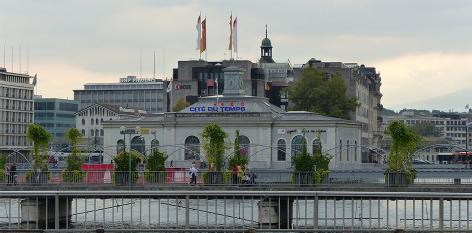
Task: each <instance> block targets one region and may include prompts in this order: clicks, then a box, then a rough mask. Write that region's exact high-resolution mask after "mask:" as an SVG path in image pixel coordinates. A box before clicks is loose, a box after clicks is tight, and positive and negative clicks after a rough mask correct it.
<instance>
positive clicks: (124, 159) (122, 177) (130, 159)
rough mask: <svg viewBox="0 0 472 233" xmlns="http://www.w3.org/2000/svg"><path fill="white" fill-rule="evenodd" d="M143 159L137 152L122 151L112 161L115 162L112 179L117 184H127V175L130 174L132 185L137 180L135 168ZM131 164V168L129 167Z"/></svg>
mask: <svg viewBox="0 0 472 233" xmlns="http://www.w3.org/2000/svg"><path fill="white" fill-rule="evenodd" d="M142 158H143V155H142V154H141V153H139V152H137V151H131V152H127V151H122V152H121V153H119V154H118V155H117V156H116V157H115V158H114V159H113V160H114V161H115V173H114V174H113V179H114V180H115V182H116V183H117V184H128V183H129V173H130V172H131V183H132V184H134V183H136V181H137V180H138V173H137V172H136V166H137V165H138V163H139V161H140V160H141V159H142ZM130 163H131V167H129V165H130Z"/></svg>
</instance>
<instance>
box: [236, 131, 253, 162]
mask: <svg viewBox="0 0 472 233" xmlns="http://www.w3.org/2000/svg"><path fill="white" fill-rule="evenodd" d="M250 145H251V141H250V140H249V138H248V137H246V136H244V135H240V136H239V151H240V152H241V156H246V157H247V156H249V155H250V152H251V151H250V150H249V149H250Z"/></svg>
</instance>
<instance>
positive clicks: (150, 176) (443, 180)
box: [0, 170, 472, 187]
mask: <svg viewBox="0 0 472 233" xmlns="http://www.w3.org/2000/svg"><path fill="white" fill-rule="evenodd" d="M362 184H377V185H389V186H402V185H411V184H431V185H435V184H437V185H449V184H454V185H459V184H469V185H470V184H472V173H471V172H470V171H469V170H467V171H454V170H452V171H421V172H418V173H417V174H416V176H415V177H413V176H407V175H397V174H395V173H384V172H381V171H380V172H379V171H332V172H330V173H329V175H327V176H325V177H317V176H316V175H315V174H314V173H303V172H293V171H249V172H245V173H233V172H230V171H229V172H208V171H200V172H199V173H197V175H196V177H195V180H192V175H191V174H190V173H189V171H188V170H172V171H162V172H150V171H136V172H119V171H83V172H64V171H59V170H51V171H47V172H41V171H32V170H20V171H16V172H10V173H5V174H3V175H0V185H3V186H6V185H11V186H15V185H16V186H87V187H94V186H95V187H97V186H136V187H151V186H179V185H186V186H188V185H198V186H277V185H281V186H312V185H340V186H342V185H362Z"/></svg>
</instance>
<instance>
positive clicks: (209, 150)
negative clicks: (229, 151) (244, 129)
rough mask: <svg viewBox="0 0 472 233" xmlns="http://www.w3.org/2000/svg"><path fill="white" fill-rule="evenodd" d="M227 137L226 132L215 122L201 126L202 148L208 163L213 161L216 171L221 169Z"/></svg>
mask: <svg viewBox="0 0 472 233" xmlns="http://www.w3.org/2000/svg"><path fill="white" fill-rule="evenodd" d="M227 137H228V135H227V134H226V132H225V131H224V130H223V129H222V128H221V127H220V126H219V125H218V124H216V123H210V124H208V125H206V126H205V128H203V132H202V138H203V150H204V151H205V156H206V158H207V162H208V164H211V163H214V164H215V165H216V170H217V171H221V166H222V163H223V156H224V153H225V148H226V146H225V139H226V138H227Z"/></svg>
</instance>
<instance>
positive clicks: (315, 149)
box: [312, 138, 321, 155]
mask: <svg viewBox="0 0 472 233" xmlns="http://www.w3.org/2000/svg"><path fill="white" fill-rule="evenodd" d="M312 144H313V145H312V146H313V149H312V152H313V155H315V154H317V153H320V152H321V151H320V150H321V141H320V139H319V138H317V139H315V140H313V143H312Z"/></svg>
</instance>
